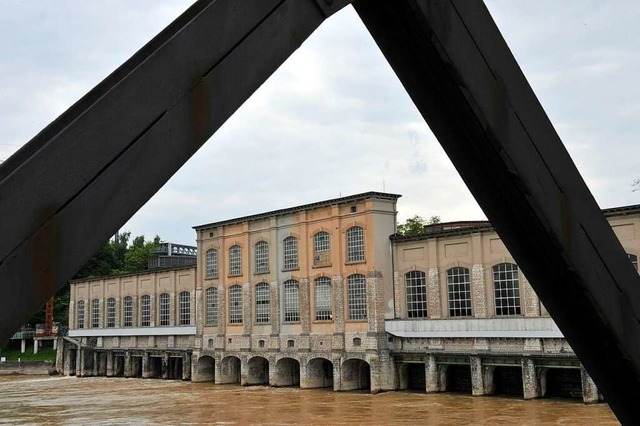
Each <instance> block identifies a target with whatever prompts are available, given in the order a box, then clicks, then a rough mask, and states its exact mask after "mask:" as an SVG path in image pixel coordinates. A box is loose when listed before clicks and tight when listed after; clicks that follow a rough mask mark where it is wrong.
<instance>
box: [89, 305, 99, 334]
mask: <svg viewBox="0 0 640 426" xmlns="http://www.w3.org/2000/svg"><path fill="white" fill-rule="evenodd" d="M98 327H100V300H98V299H93V300H92V301H91V328H98Z"/></svg>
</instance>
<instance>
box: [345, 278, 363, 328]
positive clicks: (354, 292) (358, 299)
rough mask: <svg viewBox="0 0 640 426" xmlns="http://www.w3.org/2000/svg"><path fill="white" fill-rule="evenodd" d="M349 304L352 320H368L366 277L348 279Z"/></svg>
mask: <svg viewBox="0 0 640 426" xmlns="http://www.w3.org/2000/svg"><path fill="white" fill-rule="evenodd" d="M347 302H348V303H347V304H348V309H349V319H350V320H365V319H367V287H366V280H365V277H364V275H360V274H354V275H350V276H349V277H347Z"/></svg>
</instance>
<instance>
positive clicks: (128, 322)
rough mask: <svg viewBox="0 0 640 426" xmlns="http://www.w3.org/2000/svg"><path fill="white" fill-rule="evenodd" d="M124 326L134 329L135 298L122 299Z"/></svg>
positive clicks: (126, 297)
mask: <svg viewBox="0 0 640 426" xmlns="http://www.w3.org/2000/svg"><path fill="white" fill-rule="evenodd" d="M122 326H123V327H133V297H131V296H125V297H124V298H123V299H122Z"/></svg>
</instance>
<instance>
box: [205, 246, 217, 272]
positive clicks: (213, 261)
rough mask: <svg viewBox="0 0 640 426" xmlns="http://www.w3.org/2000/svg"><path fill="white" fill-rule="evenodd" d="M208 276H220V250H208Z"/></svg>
mask: <svg viewBox="0 0 640 426" xmlns="http://www.w3.org/2000/svg"><path fill="white" fill-rule="evenodd" d="M207 278H218V250H215V249H209V250H207Z"/></svg>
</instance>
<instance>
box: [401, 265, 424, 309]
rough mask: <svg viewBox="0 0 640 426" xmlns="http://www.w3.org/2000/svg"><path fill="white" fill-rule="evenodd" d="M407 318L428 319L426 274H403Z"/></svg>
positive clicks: (417, 272)
mask: <svg viewBox="0 0 640 426" xmlns="http://www.w3.org/2000/svg"><path fill="white" fill-rule="evenodd" d="M404 289H405V303H406V309H407V318H409V319H419V318H429V307H428V290H427V274H426V273H425V272H423V271H420V270H413V271H409V272H407V273H405V274H404Z"/></svg>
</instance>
